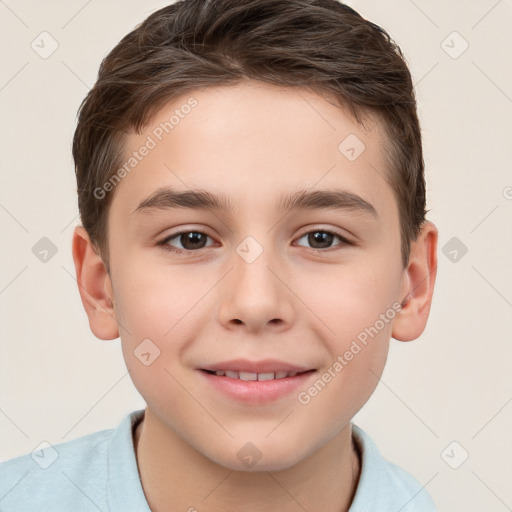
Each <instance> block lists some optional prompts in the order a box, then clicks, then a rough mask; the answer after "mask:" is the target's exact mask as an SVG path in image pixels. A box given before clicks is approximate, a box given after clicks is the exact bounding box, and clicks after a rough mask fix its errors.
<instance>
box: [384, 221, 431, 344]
mask: <svg viewBox="0 0 512 512" xmlns="http://www.w3.org/2000/svg"><path fill="white" fill-rule="evenodd" d="M437 239H438V232H437V228H436V226H435V225H434V224H433V223H432V222H430V221H425V222H424V223H423V226H422V229H421V232H420V233H419V235H418V238H417V239H416V240H415V241H414V242H411V251H410V257H409V264H408V266H407V268H406V269H405V270H404V277H403V282H402V286H401V290H400V292H401V294H400V297H401V298H404V299H405V301H404V302H403V303H402V309H401V310H400V311H399V312H398V313H397V315H396V316H395V319H394V322H393V330H392V333H391V336H392V337H393V338H395V339H396V340H398V341H412V340H415V339H416V338H418V337H419V336H420V335H421V333H422V332H423V331H424V330H425V326H426V324H427V319H428V315H429V313H430V305H431V303H432V294H433V292H434V284H435V281H436V274H437Z"/></svg>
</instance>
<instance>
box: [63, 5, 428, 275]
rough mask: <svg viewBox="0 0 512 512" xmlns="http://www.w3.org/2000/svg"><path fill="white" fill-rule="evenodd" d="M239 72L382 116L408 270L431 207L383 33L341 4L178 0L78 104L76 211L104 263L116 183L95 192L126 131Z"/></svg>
mask: <svg viewBox="0 0 512 512" xmlns="http://www.w3.org/2000/svg"><path fill="white" fill-rule="evenodd" d="M243 79H254V80H260V81H263V82H267V83H270V84H274V85H281V86H287V87H301V88H303V89H306V90H310V91H313V92H315V93H317V94H328V95H330V96H334V97H335V98H337V99H339V101H340V104H341V105H342V106H346V107H348V108H349V110H350V112H351V113H352V114H353V116H354V117H355V119H356V120H357V121H358V122H359V123H362V115H364V114H370V115H372V114H373V115H375V116H376V118H377V119H379V120H380V122H381V126H382V127H383V133H384V136H385V140H386V143H385V146H386V148H385V149H386V155H387V158H388V166H389V170H388V172H387V175H386V177H385V179H386V180H387V182H388V183H389V185H390V186H391V188H392V189H393V191H394V194H395V198H396V200H397V204H398V209H399V216H400V232H401V255H402V262H403V265H404V268H405V267H406V266H407V264H408V261H409V252H410V241H411V240H416V238H417V236H418V233H419V232H420V230H421V226H422V223H423V221H424V220H425V214H426V213H427V211H426V210H425V179H424V161H423V154H422V142H421V132H420V126H419V121H418V116H417V112H416V100H415V95H414V90H413V84H412V80H411V75H410V72H409V69H408V67H407V64H406V62H405V59H404V57H403V54H402V52H401V50H400V48H399V47H398V46H397V45H396V43H395V42H394V41H393V40H392V39H391V38H390V36H389V34H388V33H387V32H386V31H385V30H383V29H382V28H381V27H379V26H378V25H376V24H374V23H372V22H370V21H368V20H365V19H364V18H363V17H362V16H361V15H360V14H358V13H357V12H356V11H354V10H353V9H352V8H350V7H348V6H346V5H344V4H342V3H340V2H338V1H337V0H180V1H177V2H176V3H173V4H171V5H169V6H167V7H164V8H163V9H160V10H158V11H156V12H154V13H153V14H151V15H150V16H149V17H148V18H147V19H146V20H145V21H144V22H143V23H141V24H140V25H138V26H137V27H136V28H135V29H134V30H133V31H132V32H130V33H129V34H127V35H126V36H125V37H123V39H122V40H121V41H120V42H119V43H118V44H117V46H116V47H115V48H114V49H113V50H112V51H111V52H110V53H109V54H108V55H107V56H106V57H105V59H104V60H103V61H102V63H101V66H100V69H99V73H98V79H97V81H96V83H95V85H94V87H93V88H92V89H91V90H90V91H89V93H88V94H87V96H86V98H85V99H84V101H83V102H82V104H81V105H80V109H79V116H78V125H77V128H76V131H75V134H74V139H73V158H74V160H75V171H76V178H77V189H78V207H79V211H80V215H81V220H82V224H83V226H84V228H85V229H86V230H87V232H88V234H89V236H90V238H91V241H92V243H93V244H94V245H95V247H96V248H97V249H98V250H99V253H100V255H101V256H102V258H103V261H104V262H105V263H106V267H107V269H108V270H109V260H108V233H107V218H108V209H109V205H110V203H111V201H112V196H113V191H112V192H109V193H108V194H106V195H105V197H100V198H98V197H97V195H98V194H97V193H95V190H98V188H101V187H102V186H103V184H105V183H106V182H108V180H109V179H110V178H111V177H112V176H113V175H114V173H115V172H116V170H118V168H119V166H120V165H122V162H121V158H122V153H123V142H124V138H125V135H126V134H127V133H129V132H130V131H136V132H137V133H140V131H141V130H142V129H143V128H144V127H145V126H147V124H148V123H149V122H150V121H151V119H152V118H153V116H154V115H155V114H156V113H157V112H158V110H159V108H161V107H162V106H163V105H164V104H165V103H167V102H168V101H169V100H171V99H172V98H174V97H177V96H180V95H182V94H184V93H189V92H192V91H193V90H194V89H196V90H197V89H200V88H204V87H208V86H215V85H223V84H224V85H229V84H235V83H236V82H239V81H240V80H243ZM340 142H341V141H340Z"/></svg>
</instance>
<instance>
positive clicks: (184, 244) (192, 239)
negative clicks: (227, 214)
mask: <svg viewBox="0 0 512 512" xmlns="http://www.w3.org/2000/svg"><path fill="white" fill-rule="evenodd" d="M175 238H176V239H178V242H179V243H180V244H181V248H175V247H174V246H173V245H171V244H170V242H171V240H174V239H175ZM207 238H211V237H210V236H208V235H207V234H206V233H203V232H202V231H180V232H178V233H174V234H172V235H170V236H168V237H166V238H164V239H163V240H162V241H160V242H158V245H160V246H161V247H162V249H165V250H167V251H172V252H176V253H183V252H192V251H194V250H195V249H203V248H204V247H205V242H206V239H207Z"/></svg>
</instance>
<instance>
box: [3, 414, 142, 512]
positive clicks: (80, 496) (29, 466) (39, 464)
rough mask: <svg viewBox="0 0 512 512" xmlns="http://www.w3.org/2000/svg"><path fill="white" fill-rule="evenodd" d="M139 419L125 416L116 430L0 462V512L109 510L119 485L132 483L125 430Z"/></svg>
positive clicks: (133, 469)
mask: <svg viewBox="0 0 512 512" xmlns="http://www.w3.org/2000/svg"><path fill="white" fill-rule="evenodd" d="M142 413H143V411H134V412H132V413H130V414H128V415H127V416H126V417H125V418H124V420H123V421H122V422H121V424H120V425H119V426H118V427H117V428H116V429H113V428H112V429H106V430H102V431H100V432H94V433H92V434H89V435H86V436H83V437H80V438H78V439H74V440H72V441H67V442H65V443H60V444H54V445H50V444H46V446H43V447H42V448H41V449H39V450H37V451H34V452H32V453H28V454H25V455H21V456H19V457H15V458H13V459H10V460H7V461H3V462H0V512H25V511H26V512H28V511H30V512H32V511H33V510H36V509H37V510H52V511H53V512H60V511H62V512H64V511H66V512H67V511H69V510H74V511H75V512H84V511H90V510H94V511H97V510H110V508H111V505H112V503H111V500H112V499H114V500H115V499H116V498H117V497H118V495H119V494H123V493H122V485H123V483H124V482H129V483H130V484H132V483H135V484H137V483H138V479H137V476H138V473H137V470H136V461H135V455H134V451H133V441H132V430H131V429H132V428H133V425H134V423H135V422H136V421H138V419H139V418H140V417H141V414H142ZM111 466H115V467H116V471H115V472H116V478H117V480H116V479H115V478H112V471H111ZM130 477H131V480H130ZM131 487H134V486H133V485H132V486H131Z"/></svg>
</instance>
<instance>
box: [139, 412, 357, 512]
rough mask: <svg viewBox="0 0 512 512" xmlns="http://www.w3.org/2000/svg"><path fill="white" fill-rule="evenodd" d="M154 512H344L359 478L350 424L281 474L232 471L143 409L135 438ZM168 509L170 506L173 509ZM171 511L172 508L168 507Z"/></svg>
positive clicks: (141, 468) (147, 498)
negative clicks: (203, 511)
mask: <svg viewBox="0 0 512 512" xmlns="http://www.w3.org/2000/svg"><path fill="white" fill-rule="evenodd" d="M134 444H135V454H136V458H137V465H138V468H139V473H140V477H141V481H142V486H143V489H144V494H145V496H146V500H147V501H148V504H149V507H150V509H151V511H152V512H163V511H166V512H167V511H169V510H172V511H189V510H190V511H194V510H195V509H197V510H198V511H200V510H205V509H206V508H207V509H208V511H209V512H221V511H222V512H225V511H227V510H240V508H241V507H240V504H243V507H242V508H243V510H244V511H245V512H263V511H267V510H269V509H273V510H280V511H282V512H298V511H303V510H323V511H325V512H347V511H348V509H349V507H350V504H351V502H352V500H353V497H354V494H355V491H356V488H357V483H358V480H359V474H360V460H359V455H358V453H357V450H356V449H355V445H354V443H353V440H352V428H351V425H350V423H349V424H348V425H347V426H345V427H344V428H343V429H342V430H341V431H340V432H339V433H338V434H337V435H336V436H335V437H333V438H332V439H331V440H330V441H328V442H327V443H326V444H325V445H324V446H322V447H321V448H320V449H319V450H317V451H316V452H314V453H312V454H311V455H309V456H307V457H306V458H305V459H303V460H301V461H300V462H298V463H297V464H295V465H294V466H292V467H289V468H287V469H284V470H279V471H254V472H252V471H235V470H230V469H228V468H226V467H224V466H221V465H219V464H217V463H215V462H214V461H212V460H210V459H208V458H207V457H205V456H203V455H202V454H201V453H199V452H198V451H197V450H195V449H194V448H193V447H192V446H190V445H189V444H188V443H186V442H185V441H184V440H183V439H181V438H180V437H179V436H178V435H177V434H176V433H175V432H174V431H173V430H171V429H170V428H169V427H168V426H166V425H164V424H163V423H162V422H160V420H159V419H158V418H157V417H156V416H155V415H154V414H152V413H151V411H150V410H149V409H148V408H146V411H145V414H144V419H143V420H142V421H141V422H140V423H139V424H138V425H137V428H136V430H135V435H134ZM171 504H172V505H171ZM171 506H172V509H171V508H170V507H171Z"/></svg>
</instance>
